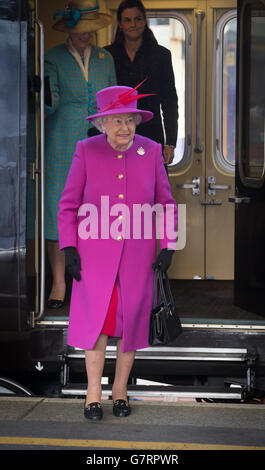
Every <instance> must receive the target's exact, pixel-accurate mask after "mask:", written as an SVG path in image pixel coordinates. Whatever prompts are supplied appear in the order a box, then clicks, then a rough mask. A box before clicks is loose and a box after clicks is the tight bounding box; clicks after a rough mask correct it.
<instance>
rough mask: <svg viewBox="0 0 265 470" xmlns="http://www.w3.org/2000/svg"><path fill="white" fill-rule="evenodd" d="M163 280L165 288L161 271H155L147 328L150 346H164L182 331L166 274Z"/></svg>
mask: <svg viewBox="0 0 265 470" xmlns="http://www.w3.org/2000/svg"><path fill="white" fill-rule="evenodd" d="M164 278H165V286H164V283H163V273H162V271H161V269H156V270H155V276H154V285H153V299H152V308H151V316H150V326H149V344H150V346H165V345H167V344H169V343H170V342H171V341H173V340H174V339H176V338H177V337H178V336H179V335H180V333H181V331H182V326H181V323H180V319H179V316H178V314H177V309H176V305H175V302H174V299H173V295H172V292H171V289H170V284H169V280H168V276H167V273H164ZM155 304H156V305H155Z"/></svg>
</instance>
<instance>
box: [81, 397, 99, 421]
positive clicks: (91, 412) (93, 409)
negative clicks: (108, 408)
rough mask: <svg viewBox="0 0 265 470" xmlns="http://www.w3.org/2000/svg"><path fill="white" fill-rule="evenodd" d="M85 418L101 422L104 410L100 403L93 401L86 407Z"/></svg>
mask: <svg viewBox="0 0 265 470" xmlns="http://www.w3.org/2000/svg"><path fill="white" fill-rule="evenodd" d="M84 416H85V418H87V419H92V420H93V421H100V420H101V419H102V416H103V410H102V406H101V404H100V403H98V402H97V401H93V402H92V403H89V404H88V405H87V406H85V407H84Z"/></svg>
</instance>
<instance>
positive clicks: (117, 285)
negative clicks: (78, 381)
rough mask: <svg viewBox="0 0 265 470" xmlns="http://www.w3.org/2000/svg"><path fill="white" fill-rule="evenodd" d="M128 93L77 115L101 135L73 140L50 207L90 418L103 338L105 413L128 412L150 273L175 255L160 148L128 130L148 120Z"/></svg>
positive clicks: (95, 413) (112, 92)
mask: <svg viewBox="0 0 265 470" xmlns="http://www.w3.org/2000/svg"><path fill="white" fill-rule="evenodd" d="M136 88H138V87H136ZM136 88H134V89H133V88H130V87H125V86H115V87H109V88H105V89H103V90H101V91H100V92H98V93H97V105H98V113H97V114H96V115H93V116H89V117H88V118H87V119H90V120H92V122H93V124H94V125H95V126H97V127H98V128H99V129H100V130H101V131H102V134H100V135H98V136H96V137H91V138H89V139H86V140H82V141H80V142H78V143H77V147H76V151H75V154H74V157H73V161H72V166H71V169H70V171H69V175H68V178H67V181H66V185H65V188H64V191H63V193H62V197H61V200H60V203H59V213H58V227H59V244H60V249H61V250H64V253H65V260H66V267H67V269H68V271H69V272H70V274H72V276H73V277H74V279H73V286H72V296H71V306H70V316H69V330H68V344H69V345H70V346H74V347H78V348H81V349H84V350H85V357H86V371H87V378H88V388H87V397H86V402H85V408H84V415H85V417H86V418H88V419H93V420H100V419H101V418H102V415H103V410H102V405H101V393H102V389H101V377H102V373H103V367H104V361H105V352H106V345H107V341H108V337H109V336H112V337H116V338H118V339H117V360H116V370H115V380H114V383H113V388H112V399H113V414H114V415H115V416H128V415H129V414H130V412H131V408H130V405H129V403H128V398H127V382H128V378H129V374H130V371H131V368H132V365H133V362H134V357H135V351H136V350H137V349H142V348H146V347H148V346H149V344H148V332H149V318H150V310H151V304H152V291H153V278H154V268H156V267H157V266H158V265H159V266H160V267H161V268H162V270H164V271H165V270H167V269H168V267H169V266H170V263H171V258H172V254H173V253H174V250H175V249H176V248H175V246H176V235H177V232H176V230H177V206H176V203H175V201H174V199H173V197H172V195H171V191H170V186H169V182H168V177H167V174H166V171H165V168H164V163H163V156H162V150H161V145H160V144H157V143H156V142H154V141H152V140H150V139H148V138H146V137H142V136H140V135H137V134H135V130H136V125H137V124H138V123H140V122H146V121H148V120H150V119H152V117H153V114H152V113H151V112H150V111H143V110H141V109H138V108H137V100H138V99H139V98H142V97H144V96H145V95H139V94H138V91H137V90H136ZM157 238H159V241H160V248H161V251H160V253H159V254H158V256H157V254H156V246H157V243H156V240H157Z"/></svg>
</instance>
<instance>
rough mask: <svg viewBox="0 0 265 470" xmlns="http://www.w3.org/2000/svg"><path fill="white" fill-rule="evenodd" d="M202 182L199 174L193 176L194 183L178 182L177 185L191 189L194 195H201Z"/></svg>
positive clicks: (180, 187)
mask: <svg viewBox="0 0 265 470" xmlns="http://www.w3.org/2000/svg"><path fill="white" fill-rule="evenodd" d="M200 182H201V179H200V177H199V176H193V177H192V183H183V184H176V187H177V188H179V189H191V190H192V195H193V196H199V195H200Z"/></svg>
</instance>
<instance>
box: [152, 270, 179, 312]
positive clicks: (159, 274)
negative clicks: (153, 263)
mask: <svg viewBox="0 0 265 470" xmlns="http://www.w3.org/2000/svg"><path fill="white" fill-rule="evenodd" d="M164 275H165V281H166V290H167V295H168V297H169V300H170V303H171V305H174V299H173V295H172V292H171V289H170V284H169V279H168V275H167V273H166V272H165V273H164ZM158 282H159V288H160V289H159V294H160V296H159V297H162V301H163V302H164V304H166V303H167V299H166V292H165V288H164V283H163V273H162V270H161V269H160V268H157V269H156V270H155V275H154V283H153V298H152V309H153V308H154V304H155V298H156V294H157V285H158Z"/></svg>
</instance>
